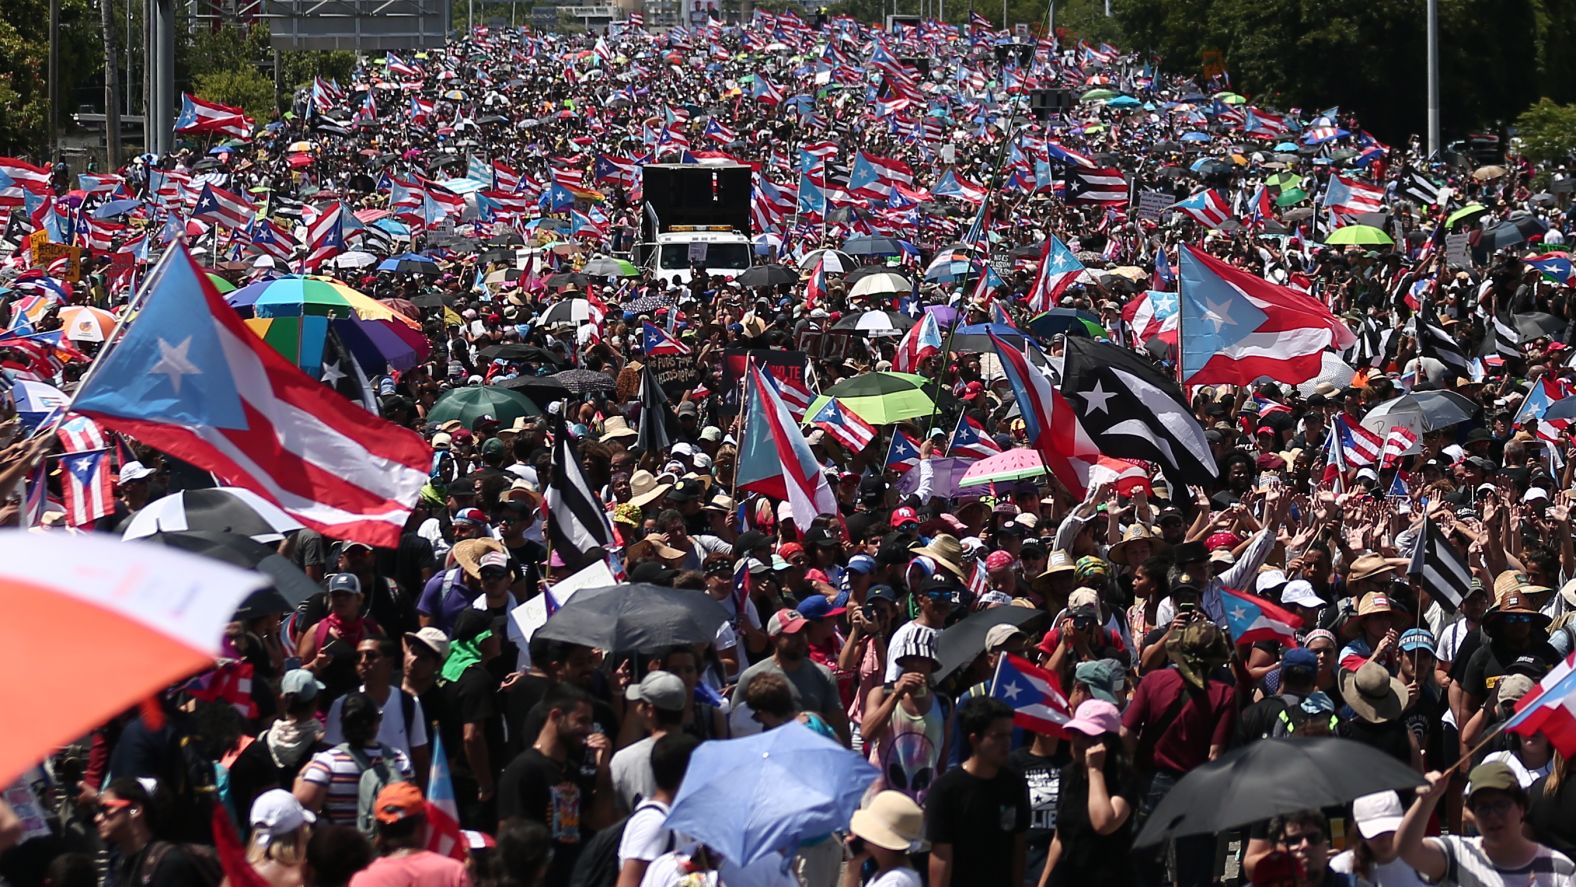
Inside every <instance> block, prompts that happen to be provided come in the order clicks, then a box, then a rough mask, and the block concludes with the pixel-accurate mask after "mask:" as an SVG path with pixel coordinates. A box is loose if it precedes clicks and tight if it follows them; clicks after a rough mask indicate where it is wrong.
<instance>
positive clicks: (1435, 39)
mask: <svg viewBox="0 0 1576 887" xmlns="http://www.w3.org/2000/svg"><path fill="white" fill-rule="evenodd" d="M1443 148H1444V146H1443V145H1441V144H1440V143H1439V0H1428V156H1430V157H1437V156H1438V155H1439V152H1440V151H1441V150H1442V149H1443Z"/></svg>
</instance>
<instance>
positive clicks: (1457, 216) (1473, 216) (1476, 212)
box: [1445, 203, 1488, 228]
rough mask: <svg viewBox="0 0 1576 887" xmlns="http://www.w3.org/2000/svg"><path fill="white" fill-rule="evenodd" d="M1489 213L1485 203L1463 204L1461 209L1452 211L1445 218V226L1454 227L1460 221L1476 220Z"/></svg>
mask: <svg viewBox="0 0 1576 887" xmlns="http://www.w3.org/2000/svg"><path fill="white" fill-rule="evenodd" d="M1487 213H1488V207H1486V206H1484V205H1483V204H1481V203H1469V204H1467V205H1466V206H1463V207H1461V208H1460V209H1458V210H1456V211H1455V212H1453V213H1451V214H1450V215H1449V216H1448V217H1447V218H1446V219H1445V227H1446V228H1454V227H1455V226H1456V225H1457V223H1459V222H1472V221H1476V220H1477V218H1478V217H1479V216H1483V215H1486V214H1487Z"/></svg>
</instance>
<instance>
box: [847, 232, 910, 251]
mask: <svg viewBox="0 0 1576 887" xmlns="http://www.w3.org/2000/svg"><path fill="white" fill-rule="evenodd" d="M902 251H903V247H901V246H899V245H898V242H897V241H896V240H893V239H892V238H890V237H877V236H873V235H872V236H866V237H850V238H849V239H848V241H847V242H845V243H844V244H843V252H846V253H848V254H849V255H851V256H895V255H897V254H898V253H901V252H902Z"/></svg>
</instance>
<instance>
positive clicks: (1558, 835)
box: [1527, 776, 1576, 857]
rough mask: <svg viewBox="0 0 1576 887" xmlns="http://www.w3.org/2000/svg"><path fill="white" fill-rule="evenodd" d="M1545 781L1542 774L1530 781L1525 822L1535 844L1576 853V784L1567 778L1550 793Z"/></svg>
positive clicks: (1547, 779)
mask: <svg viewBox="0 0 1576 887" xmlns="http://www.w3.org/2000/svg"><path fill="white" fill-rule="evenodd" d="M1548 781H1549V778H1548V777H1547V776H1545V777H1542V778H1541V779H1539V780H1538V781H1537V782H1535V783H1533V784H1532V790H1531V792H1530V795H1531V798H1532V803H1531V805H1530V806H1529V807H1528V808H1527V825H1528V826H1530V827H1531V828H1532V836H1533V837H1534V838H1536V839H1537V840H1538V843H1539V844H1543V845H1544V846H1547V847H1551V848H1553V849H1555V850H1558V851H1559V852H1561V853H1563V854H1565V855H1566V856H1571V857H1576V785H1572V784H1571V781H1570V780H1568V779H1567V780H1565V781H1564V782H1561V783H1560V784H1559V787H1558V788H1556V789H1555V790H1554V792H1553V794H1550V793H1549V791H1548Z"/></svg>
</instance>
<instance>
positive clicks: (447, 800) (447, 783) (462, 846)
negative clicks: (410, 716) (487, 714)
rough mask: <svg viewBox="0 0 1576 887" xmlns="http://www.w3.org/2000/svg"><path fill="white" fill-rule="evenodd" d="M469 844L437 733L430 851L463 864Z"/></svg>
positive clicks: (430, 783) (429, 799)
mask: <svg viewBox="0 0 1576 887" xmlns="http://www.w3.org/2000/svg"><path fill="white" fill-rule="evenodd" d="M549 615H551V614H549ZM468 844H469V842H468V841H467V840H466V839H465V835H464V833H463V832H461V831H460V806H459V803H458V802H457V801H456V800H455V797H454V779H453V778H452V777H451V776H450V775H449V756H448V754H447V753H446V752H445V751H444V748H443V737H442V736H439V735H437V734H436V733H434V734H433V738H432V766H431V767H430V768H429V769H428V771H427V849H428V850H430V851H432V852H433V853H436V854H438V855H439V856H447V857H449V858H450V859H458V860H461V861H463V860H465V859H466V857H468V856H470V848H469V847H468V846H467V845H468Z"/></svg>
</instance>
